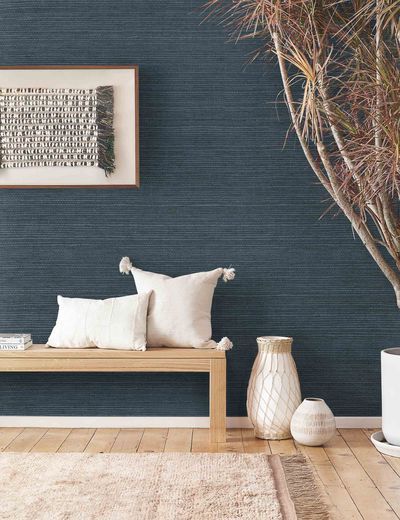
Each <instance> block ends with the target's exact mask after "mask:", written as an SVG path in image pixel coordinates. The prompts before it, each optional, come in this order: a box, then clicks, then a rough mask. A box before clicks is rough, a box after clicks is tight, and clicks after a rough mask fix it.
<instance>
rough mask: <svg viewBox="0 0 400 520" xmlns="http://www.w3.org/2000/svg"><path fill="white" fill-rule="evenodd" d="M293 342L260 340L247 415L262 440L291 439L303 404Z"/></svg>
mask: <svg viewBox="0 0 400 520" xmlns="http://www.w3.org/2000/svg"><path fill="white" fill-rule="evenodd" d="M292 342H293V338H287V337H282V336H262V337H260V338H257V343H258V354H257V357H256V359H255V361H254V365H253V369H252V372H251V376H250V381H249V386H248V389H247V413H248V416H249V419H250V421H251V422H252V424H253V426H254V430H255V435H256V437H259V438H260V439H290V438H291V434H290V421H291V419H292V416H293V414H294V412H295V410H296V408H297V407H298V406H299V405H300V403H301V392H300V383H299V377H298V375H297V369H296V365H295V362H294V359H293V357H292Z"/></svg>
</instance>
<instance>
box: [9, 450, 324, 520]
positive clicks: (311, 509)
mask: <svg viewBox="0 0 400 520" xmlns="http://www.w3.org/2000/svg"><path fill="white" fill-rule="evenodd" d="M0 518H1V519H2V520H8V519H10V520H11V519H12V520H28V519H29V520H92V519H93V520H128V519H129V520H220V519H221V520H222V519H224V520H231V519H232V520H233V519H234V520H237V519H243V520H244V519H245V520H258V519H259V520H295V519H299V520H326V519H328V518H329V514H328V510H327V507H326V505H325V504H324V501H323V499H322V497H321V495H320V490H319V488H318V485H317V483H316V481H315V479H314V475H313V471H312V469H311V467H310V466H309V465H308V464H307V462H306V460H305V459H304V458H303V457H302V456H293V457H279V456H278V455H272V456H271V455H265V454H235V453H229V454H207V453H196V454H191V453H143V454H84V453H59V454H58V453H56V454H48V453H27V454H23V453H2V454H0Z"/></svg>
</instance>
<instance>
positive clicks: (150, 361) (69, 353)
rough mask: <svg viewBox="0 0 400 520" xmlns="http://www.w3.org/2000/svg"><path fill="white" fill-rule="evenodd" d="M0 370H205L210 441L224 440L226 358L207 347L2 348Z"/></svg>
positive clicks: (41, 346)
mask: <svg viewBox="0 0 400 520" xmlns="http://www.w3.org/2000/svg"><path fill="white" fill-rule="evenodd" d="M0 372H208V373H209V374H210V441H211V442H225V440H226V439H225V435H226V429H225V423H226V358H225V352H224V351H218V350H209V349H207V350H206V349H204V350H203V349H189V348H187V349H185V348H184V349H182V348H176V349H175V348H151V349H148V350H146V351H145V352H137V351H133V350H104V349H98V348H89V349H58V348H57V349H56V348H49V347H47V346H46V345H33V346H32V347H31V348H29V349H27V350H25V351H15V350H11V351H1V352H0Z"/></svg>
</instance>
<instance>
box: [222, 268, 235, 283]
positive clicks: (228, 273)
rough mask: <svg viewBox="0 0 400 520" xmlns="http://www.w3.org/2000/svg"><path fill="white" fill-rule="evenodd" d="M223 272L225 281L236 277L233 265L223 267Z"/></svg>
mask: <svg viewBox="0 0 400 520" xmlns="http://www.w3.org/2000/svg"><path fill="white" fill-rule="evenodd" d="M222 274H223V278H222V279H223V280H224V282H229V281H230V280H233V279H234V278H235V275H236V271H235V269H234V268H233V267H225V269H222Z"/></svg>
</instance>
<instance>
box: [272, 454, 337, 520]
mask: <svg viewBox="0 0 400 520" xmlns="http://www.w3.org/2000/svg"><path fill="white" fill-rule="evenodd" d="M281 463H282V467H283V471H284V473H285V478H286V484H287V487H288V490H289V494H290V498H291V499H292V501H293V504H294V507H295V510H296V514H297V519H298V520H329V519H330V518H331V517H330V514H329V510H328V506H327V504H326V500H325V498H324V496H323V493H322V491H321V488H320V486H318V483H317V482H316V480H315V476H314V473H313V470H312V468H311V467H310V465H309V464H308V463H307V460H306V459H305V457H303V456H302V455H293V456H289V457H281Z"/></svg>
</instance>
